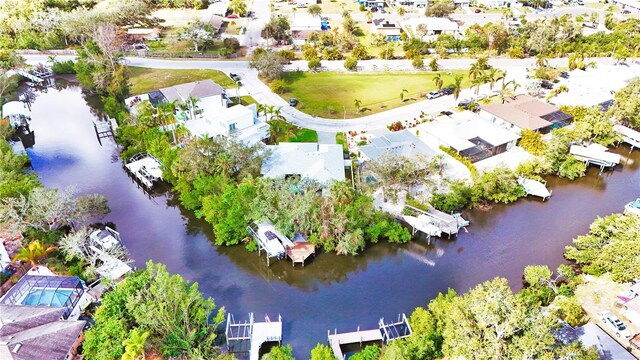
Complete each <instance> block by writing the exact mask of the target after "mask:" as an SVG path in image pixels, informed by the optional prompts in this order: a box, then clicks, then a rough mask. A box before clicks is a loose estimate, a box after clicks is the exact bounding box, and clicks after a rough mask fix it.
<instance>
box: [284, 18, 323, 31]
mask: <svg viewBox="0 0 640 360" xmlns="http://www.w3.org/2000/svg"><path fill="white" fill-rule="evenodd" d="M290 30H291V32H294V31H321V30H323V29H322V19H320V17H319V16H311V15H305V14H297V15H295V16H294V17H293V18H292V19H291V26H290Z"/></svg>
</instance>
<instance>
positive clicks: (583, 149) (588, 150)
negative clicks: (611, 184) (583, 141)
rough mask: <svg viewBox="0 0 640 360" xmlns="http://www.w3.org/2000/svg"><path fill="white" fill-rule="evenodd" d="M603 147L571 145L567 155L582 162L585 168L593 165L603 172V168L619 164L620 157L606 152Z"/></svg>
mask: <svg viewBox="0 0 640 360" xmlns="http://www.w3.org/2000/svg"><path fill="white" fill-rule="evenodd" d="M608 150H609V149H607V148H606V147H605V146H602V145H600V144H595V143H594V144H591V145H589V146H580V145H571V148H570V150H569V154H571V155H573V156H574V157H575V158H576V159H578V160H580V161H583V162H584V163H586V164H587V166H589V165H591V164H593V165H597V166H599V167H600V170H604V168H605V167H614V166H616V165H618V164H620V159H621V158H620V155H618V154H613V153H610V152H609V151H608Z"/></svg>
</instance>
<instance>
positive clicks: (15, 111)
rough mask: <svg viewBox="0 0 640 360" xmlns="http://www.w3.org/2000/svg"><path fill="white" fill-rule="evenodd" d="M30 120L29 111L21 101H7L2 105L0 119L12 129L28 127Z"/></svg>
mask: <svg viewBox="0 0 640 360" xmlns="http://www.w3.org/2000/svg"><path fill="white" fill-rule="evenodd" d="M30 120H31V116H30V111H29V109H28V108H27V106H26V104H25V103H23V102H22V101H9V102H7V103H6V104H4V105H2V121H6V122H7V123H8V124H9V125H10V126H11V127H13V128H14V129H17V128H20V127H25V128H27V129H28V128H29V121H30Z"/></svg>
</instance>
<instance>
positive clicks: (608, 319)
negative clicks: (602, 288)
mask: <svg viewBox="0 0 640 360" xmlns="http://www.w3.org/2000/svg"><path fill="white" fill-rule="evenodd" d="M602 322H604V323H605V324H606V325H607V326H608V327H609V328H611V330H613V331H614V332H615V334H616V336H617V337H622V338H625V339H629V338H630V337H631V333H630V332H629V329H627V325H625V324H624V323H623V322H622V320H620V319H619V318H618V317H617V316H615V315H614V314H612V313H611V312H609V311H607V312H605V313H602Z"/></svg>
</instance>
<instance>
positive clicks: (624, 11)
mask: <svg viewBox="0 0 640 360" xmlns="http://www.w3.org/2000/svg"><path fill="white" fill-rule="evenodd" d="M622 13H623V14H625V15H628V14H631V11H629V10H622Z"/></svg>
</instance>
